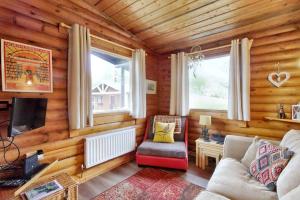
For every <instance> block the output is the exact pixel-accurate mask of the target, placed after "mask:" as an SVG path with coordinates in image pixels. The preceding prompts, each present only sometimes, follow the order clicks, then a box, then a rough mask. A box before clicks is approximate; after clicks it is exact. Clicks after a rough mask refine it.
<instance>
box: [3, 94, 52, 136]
mask: <svg viewBox="0 0 300 200" xmlns="http://www.w3.org/2000/svg"><path fill="white" fill-rule="evenodd" d="M47 102H48V100H47V99H43V98H15V97H14V98H13V99H12V108H11V112H10V122H9V126H8V134H7V135H8V137H13V136H16V135H20V134H22V133H23V132H26V131H29V130H33V129H36V128H40V127H42V126H45V119H46V111H47Z"/></svg>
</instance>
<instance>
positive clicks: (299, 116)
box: [292, 105, 300, 120]
mask: <svg viewBox="0 0 300 200" xmlns="http://www.w3.org/2000/svg"><path fill="white" fill-rule="evenodd" d="M292 119H293V120H300V105H292Z"/></svg>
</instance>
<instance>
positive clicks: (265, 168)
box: [250, 140, 294, 190]
mask: <svg viewBox="0 0 300 200" xmlns="http://www.w3.org/2000/svg"><path fill="white" fill-rule="evenodd" d="M293 154H294V152H292V151H289V150H288V149H287V148H286V147H281V146H277V145H274V144H271V143H270V142H268V141H264V140H260V142H259V147H258V149H257V153H256V159H255V160H254V161H253V162H252V163H251V165H250V174H251V175H252V176H254V177H255V178H256V179H257V180H258V181H259V182H260V183H262V184H264V185H266V186H267V187H268V188H269V189H270V190H275V189H276V182H277V179H278V177H279V175H280V174H281V172H282V171H283V169H284V168H285V166H286V165H287V164H288V162H289V160H290V158H291V157H292V155H293Z"/></svg>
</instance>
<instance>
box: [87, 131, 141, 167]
mask: <svg viewBox="0 0 300 200" xmlns="http://www.w3.org/2000/svg"><path fill="white" fill-rule="evenodd" d="M135 146H136V141H135V128H134V127H130V128H122V129H116V130H112V131H105V132H101V133H96V134H93V135H89V136H87V137H86V138H85V143H84V164H85V167H86V168H89V167H92V166H95V165H97V164H100V163H103V162H105V161H108V160H110V159H113V158H116V157H118V156H121V155H123V154H126V153H129V152H131V151H134V150H135Z"/></svg>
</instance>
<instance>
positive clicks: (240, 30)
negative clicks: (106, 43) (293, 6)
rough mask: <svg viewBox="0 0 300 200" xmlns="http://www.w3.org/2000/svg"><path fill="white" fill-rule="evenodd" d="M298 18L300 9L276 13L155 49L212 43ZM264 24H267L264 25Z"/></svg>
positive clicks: (297, 19) (164, 49)
mask: <svg viewBox="0 0 300 200" xmlns="http://www.w3.org/2000/svg"><path fill="white" fill-rule="evenodd" d="M299 20H300V10H296V11H293V12H289V13H285V14H282V15H277V16H275V17H272V18H268V19H265V20H262V21H258V22H256V23H253V24H248V25H245V26H242V27H237V28H234V29H231V30H228V31H225V32H221V33H217V34H213V35H209V36H206V37H202V38H198V39H196V40H190V41H180V42H176V43H173V44H169V45H168V46H165V47H161V48H158V49H155V51H156V52H158V53H160V54H165V53H168V52H172V51H179V50H181V49H185V48H188V47H191V46H194V45H203V44H208V43H212V42H215V41H219V40H222V39H226V38H234V37H236V36H238V35H241V34H245V33H247V32H254V31H259V30H264V29H266V28H268V29H271V28H273V27H276V26H280V25H284V24H289V23H294V22H298V21H299ZM266 25H268V26H267V27H266Z"/></svg>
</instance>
